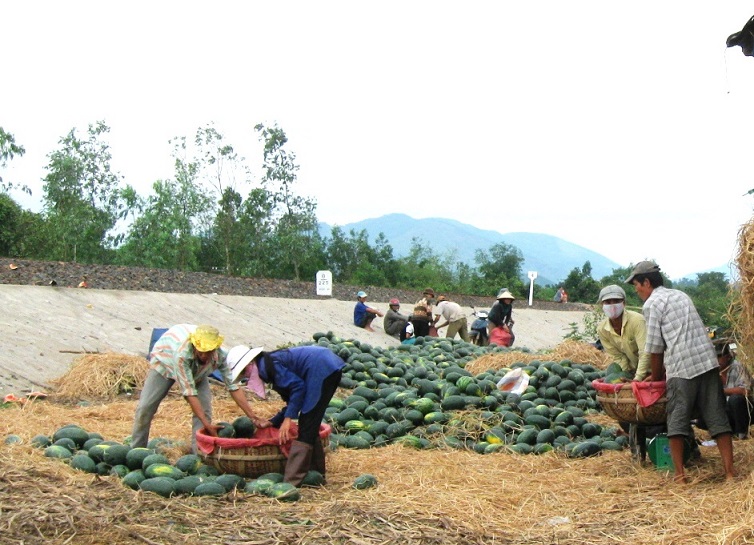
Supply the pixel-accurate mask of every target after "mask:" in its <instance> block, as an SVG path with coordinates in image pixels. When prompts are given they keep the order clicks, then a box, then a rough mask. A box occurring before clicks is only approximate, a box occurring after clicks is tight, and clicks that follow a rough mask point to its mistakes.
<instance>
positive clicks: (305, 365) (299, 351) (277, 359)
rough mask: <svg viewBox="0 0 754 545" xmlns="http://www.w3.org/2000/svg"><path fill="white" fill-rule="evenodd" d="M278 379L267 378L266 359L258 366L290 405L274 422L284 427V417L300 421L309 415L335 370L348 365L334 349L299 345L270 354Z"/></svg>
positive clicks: (262, 359)
mask: <svg viewBox="0 0 754 545" xmlns="http://www.w3.org/2000/svg"><path fill="white" fill-rule="evenodd" d="M268 356H269V357H270V358H271V359H272V363H273V368H274V377H269V376H268V375H267V367H266V364H265V358H260V359H259V363H258V369H259V377H260V378H261V379H262V380H263V381H265V382H267V383H271V384H272V389H273V390H275V391H276V392H277V393H278V394H280V397H282V398H283V400H284V401H285V402H286V406H285V407H283V409H282V410H281V411H280V412H279V413H278V414H276V415H275V416H274V417H272V418H271V419H270V421H271V422H272V424H273V425H274V426H276V427H280V424H281V423H282V422H283V419H284V418H292V419H297V418H298V417H299V414H301V413H308V412H309V411H311V410H312V409H313V408H314V407H315V405H317V403H318V402H319V400H320V397H321V396H322V383H323V382H324V381H325V379H326V378H327V377H329V376H330V375H332V374H333V373H334V372H335V371H338V370H340V369H343V367H345V365H346V364H345V362H344V361H343V360H342V359H341V358H340V357H338V356H337V355H336V354H335V353H333V351H332V350H330V349H329V348H325V347H323V346H295V347H293V348H287V349H284V350H276V351H275V352H270V353H269V354H268Z"/></svg>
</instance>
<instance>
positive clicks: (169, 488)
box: [139, 477, 175, 498]
mask: <svg viewBox="0 0 754 545" xmlns="http://www.w3.org/2000/svg"><path fill="white" fill-rule="evenodd" d="M174 483H175V481H174V480H173V479H169V478H167V477H153V478H147V479H144V480H143V481H141V482H140V483H139V489H140V490H144V491H145V492H154V493H155V494H158V495H160V496H162V497H163V498H169V497H170V496H172V495H173V494H174V493H175V484H174Z"/></svg>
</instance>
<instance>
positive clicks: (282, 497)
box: [267, 483, 301, 502]
mask: <svg viewBox="0 0 754 545" xmlns="http://www.w3.org/2000/svg"><path fill="white" fill-rule="evenodd" d="M267 495H268V496H269V497H270V498H275V499H276V500H278V501H285V502H292V501H298V500H299V499H301V492H299V489H298V488H296V487H295V486H293V485H292V484H290V483H275V484H274V485H272V488H270V489H269V490H268V491H267Z"/></svg>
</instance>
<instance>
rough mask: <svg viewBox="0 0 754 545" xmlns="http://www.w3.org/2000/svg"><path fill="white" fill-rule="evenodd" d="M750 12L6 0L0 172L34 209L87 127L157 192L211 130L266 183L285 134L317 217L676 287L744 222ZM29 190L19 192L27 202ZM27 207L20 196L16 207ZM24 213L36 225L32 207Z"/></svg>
mask: <svg viewBox="0 0 754 545" xmlns="http://www.w3.org/2000/svg"><path fill="white" fill-rule="evenodd" d="M752 15H754V4H752V3H751V2H745V1H730V0H726V1H725V2H711V1H710V2H701V1H699V2H687V1H684V2H681V1H676V0H672V1H663V2H657V1H656V0H654V1H651V2H650V1H634V2H620V3H619V2H604V1H580V2H574V1H570V2H563V1H562V0H560V1H540V2H514V1H510V2H508V1H501V0H498V1H494V2H492V1H490V2H487V1H481V2H453V3H450V2H442V1H439V2H438V1H432V2H425V1H412V2H393V1H384V2H371V3H367V2H353V1H348V2H285V1H282V2H264V3H262V2H200V3H198V2H185V1H182V2H172V1H162V0H161V1H159V2H142V1H131V2H101V1H97V2H59V1H56V2H37V1H35V2H5V3H4V5H3V15H2V17H1V18H0V35H2V36H3V42H4V45H5V48H4V51H5V53H4V54H3V64H2V67H0V77H2V82H1V83H0V112H1V114H0V126H2V127H3V128H4V129H5V130H6V131H8V132H10V133H12V134H14V135H15V137H16V141H17V143H19V144H21V145H23V146H24V147H25V148H26V151H27V153H26V155H25V156H24V157H22V158H20V159H19V158H17V159H15V160H13V161H12V163H11V165H10V168H9V169H8V170H6V171H5V172H3V173H2V174H0V175H2V176H3V177H4V178H6V179H9V180H11V179H12V180H14V181H17V182H24V183H27V184H28V185H30V186H31V187H32V189H33V191H34V201H39V200H40V199H41V193H42V190H41V188H42V183H41V178H43V177H44V175H45V170H44V167H45V165H46V164H47V155H48V154H49V153H50V152H51V151H53V150H54V149H56V147H57V145H58V141H59V139H60V138H61V137H62V136H64V135H65V134H66V133H67V132H68V131H70V130H71V129H72V128H74V127H75V128H77V130H78V131H79V132H80V134H81V135H84V134H85V131H86V127H87V126H88V124H90V123H95V122H96V121H98V120H103V121H105V123H107V124H108V125H109V126H110V127H111V132H110V134H109V136H108V141H109V143H110V144H111V147H112V153H113V165H114V167H115V169H116V170H118V171H119V172H120V173H121V174H123V175H124V177H125V182H126V183H128V184H131V185H133V186H134V187H136V188H137V190H138V191H139V192H140V193H142V194H143V195H146V194H148V193H149V192H150V190H151V189H150V188H151V185H152V183H153V182H154V181H155V180H157V179H164V178H169V177H171V176H172V174H173V172H172V160H171V158H170V151H171V147H170V146H169V144H168V140H169V139H170V138H173V137H175V136H179V135H182V136H189V137H190V136H192V135H193V134H194V132H195V131H196V129H197V128H199V127H203V126H206V125H207V124H208V123H211V122H212V123H214V126H215V128H216V129H218V130H219V131H220V132H221V133H223V134H224V135H225V136H226V138H227V139H228V141H229V142H230V143H231V144H233V145H234V147H235V148H236V150H237V151H238V152H239V153H240V154H241V155H243V156H245V157H246V158H247V161H248V162H249V165H250V166H252V167H253V168H254V170H255V171H256V172H259V168H258V167H259V165H260V163H261V152H260V148H259V143H258V139H257V134H256V133H255V132H254V130H253V127H254V125H256V124H257V123H260V122H261V123H265V124H267V125H273V124H275V123H277V124H278V125H279V126H280V127H281V128H282V129H283V130H284V131H285V132H286V134H287V135H288V137H289V144H288V149H289V151H291V152H294V153H295V154H296V155H297V160H298V164H299V165H300V171H299V173H298V182H297V188H298V192H299V194H302V195H305V196H310V197H314V198H315V199H316V200H317V202H318V217H319V219H320V221H324V222H327V223H330V224H337V225H344V224H347V223H350V222H354V221H359V220H363V219H367V218H372V217H378V216H381V215H384V214H388V213H393V212H402V213H405V214H408V215H410V216H412V217H414V218H428V217H441V218H451V219H454V220H458V221H461V222H464V223H469V224H471V225H474V226H476V227H479V228H482V229H491V230H495V231H498V232H500V233H508V232H537V233H546V234H550V235H555V236H558V237H561V238H563V239H565V240H568V241H570V242H573V243H576V244H579V245H581V246H584V247H586V248H589V249H591V250H594V251H596V252H599V253H601V254H603V255H605V256H606V257H608V258H610V259H612V260H614V261H616V262H618V263H619V264H620V265H622V266H627V265H629V264H630V263H635V262H637V261H640V260H642V259H645V258H654V259H656V260H657V262H658V263H659V264H660V266H661V267H662V268H663V270H664V271H665V272H667V273H668V274H669V275H670V276H671V277H673V278H676V277H679V276H682V275H685V274H687V273H691V272H696V271H700V270H706V269H710V268H714V267H719V266H721V265H724V264H726V263H728V262H729V261H730V260H731V259H732V258H733V257H734V255H735V251H736V246H737V240H738V232H739V229H740V227H741V226H742V225H743V224H745V223H747V222H748V221H749V220H750V219H751V217H752V210H754V197H752V196H749V195H746V193H747V192H748V191H749V190H750V189H752V188H754V171H753V170H754V168H753V164H754V160H753V154H752V127H754V58H751V57H744V55H743V54H742V53H741V49H740V48H738V47H735V48H731V49H726V47H725V40H726V38H727V36H728V35H729V34H731V33H733V32H735V31H738V30H740V29H741V27H743V25H744V24H745V23H746V21H747V20H748V19H749V18H750V17H751V16H752ZM14 196H15V197H17V198H18V197H19V195H17V194H14ZM23 202H26V201H23ZM25 206H26V207H28V208H32V209H35V208H34V207H35V206H37V209H38V205H35V204H34V202H32V201H29V202H28V203H27V204H25Z"/></svg>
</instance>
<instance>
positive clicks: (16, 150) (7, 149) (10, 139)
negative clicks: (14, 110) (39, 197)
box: [0, 127, 31, 195]
mask: <svg viewBox="0 0 754 545" xmlns="http://www.w3.org/2000/svg"><path fill="white" fill-rule="evenodd" d="M24 153H26V149H24V147H23V146H21V145H20V144H16V137H15V136H13V135H12V134H11V133H9V132H7V131H6V130H5V129H3V128H2V127H0V169H4V168H5V167H6V166H8V161H10V160H11V159H13V158H14V157H15V156H16V155H18V156H19V157H21V156H22V155H23V154H24ZM15 188H19V189H21V190H22V191H24V192H26V193H28V194H29V195H31V190H30V189H29V187H28V186H27V185H19V184H15V183H13V182H11V181H8V180H3V177H2V176H0V191H4V192H6V193H10V191H11V190H13V189H15Z"/></svg>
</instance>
